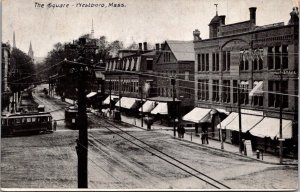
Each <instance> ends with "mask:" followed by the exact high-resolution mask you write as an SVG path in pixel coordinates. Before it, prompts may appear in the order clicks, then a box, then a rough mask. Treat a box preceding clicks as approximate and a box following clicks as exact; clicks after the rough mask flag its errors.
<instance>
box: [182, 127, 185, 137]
mask: <svg viewBox="0 0 300 192" xmlns="http://www.w3.org/2000/svg"><path fill="white" fill-rule="evenodd" d="M181 126H182V135H181V136H182V139H183V138H184V134H185V128H184V126H183V125H181Z"/></svg>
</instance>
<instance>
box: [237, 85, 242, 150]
mask: <svg viewBox="0 0 300 192" xmlns="http://www.w3.org/2000/svg"><path fill="white" fill-rule="evenodd" d="M237 94H238V114H239V152H240V153H241V154H242V150H243V149H242V114H241V96H240V85H239V83H238V84H237Z"/></svg>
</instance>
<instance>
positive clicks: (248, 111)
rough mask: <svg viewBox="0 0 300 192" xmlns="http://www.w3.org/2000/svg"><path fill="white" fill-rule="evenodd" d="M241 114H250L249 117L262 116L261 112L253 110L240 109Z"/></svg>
mask: <svg viewBox="0 0 300 192" xmlns="http://www.w3.org/2000/svg"><path fill="white" fill-rule="evenodd" d="M241 113H243V114H250V115H261V116H263V115H264V112H263V111H254V110H249V109H241Z"/></svg>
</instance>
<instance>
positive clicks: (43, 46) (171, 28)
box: [2, 0, 299, 57]
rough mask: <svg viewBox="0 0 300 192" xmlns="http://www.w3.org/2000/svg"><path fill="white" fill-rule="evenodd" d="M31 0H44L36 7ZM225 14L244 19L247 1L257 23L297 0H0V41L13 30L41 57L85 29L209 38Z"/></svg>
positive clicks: (282, 13) (281, 15) (284, 14)
mask: <svg viewBox="0 0 300 192" xmlns="http://www.w3.org/2000/svg"><path fill="white" fill-rule="evenodd" d="M35 2H39V3H44V4H45V7H44V8H36V7H35ZM110 2H113V3H123V4H124V5H125V7H123V8H114V7H107V8H95V7H94V8H82V7H81V8H80V7H76V5H77V3H97V4H99V3H104V4H105V5H106V6H108V4H109V3H110ZM48 3H59V4H63V3H69V4H70V5H69V7H68V8H54V9H53V8H47V7H46V6H47V4H48ZM215 3H218V13H219V15H226V24H231V23H235V22H240V21H245V20H249V7H257V12H256V16H257V21H256V24H257V25H266V24H271V23H276V22H284V23H285V24H286V23H287V22H288V20H289V18H290V15H289V13H290V12H291V11H292V7H293V6H299V5H298V4H297V3H298V0H119V1H113V0H108V1H105V0H81V1H80V0H53V1H51V0H35V1H31V0H2V21H3V22H2V41H3V42H7V41H9V42H10V43H11V44H12V39H13V32H14V31H15V34H16V44H17V47H18V48H19V49H21V50H22V51H24V52H26V53H28V49H29V43H30V41H31V42H32V46H33V51H34V53H35V56H37V57H44V56H46V55H47V53H48V51H50V50H51V49H52V48H53V45H54V44H55V43H57V42H67V41H71V40H73V39H76V38H78V37H79V36H80V35H82V34H86V33H90V31H91V25H92V19H93V20H94V30H95V37H99V36H101V35H105V36H106V37H107V38H108V40H110V41H112V40H121V41H123V42H124V43H125V45H128V44H130V43H131V42H133V41H135V42H136V43H138V42H144V41H148V42H150V43H152V44H155V43H161V42H162V41H164V40H192V39H193V35H192V33H193V30H194V29H199V30H200V32H201V37H202V38H208V24H209V22H210V20H211V19H212V18H213V17H214V15H215V14H216V8H215V6H214V4H215Z"/></svg>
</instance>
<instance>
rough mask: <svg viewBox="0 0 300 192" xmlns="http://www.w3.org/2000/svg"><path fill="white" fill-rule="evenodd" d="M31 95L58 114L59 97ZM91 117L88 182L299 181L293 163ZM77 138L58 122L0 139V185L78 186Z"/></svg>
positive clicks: (278, 184) (201, 184) (197, 184)
mask: <svg viewBox="0 0 300 192" xmlns="http://www.w3.org/2000/svg"><path fill="white" fill-rule="evenodd" d="M34 97H35V99H36V101H37V102H39V103H44V104H47V110H48V111H53V110H55V111H54V112H52V115H53V117H54V119H63V107H64V106H66V104H65V103H62V102H61V101H59V100H58V99H52V98H51V99H49V98H46V97H43V95H42V94H40V93H39V92H38V91H37V93H36V94H35V95H34ZM89 121H90V127H92V129H90V130H89V161H88V163H89V165H88V168H89V187H90V188H108V189H109V188H117V189H121V188H129V189H136V188H149V189H157V188H161V189H175V188H176V189H177V188H179V189H183V188H187V189H193V188H198V189H203V188H211V189H215V188H216V187H218V188H225V187H224V185H225V186H228V187H230V188H253V189H254V188H256V189H257V188H259V189H269V188H272V189H273V188H296V187H297V167H296V166H279V165H270V164H264V163H261V162H257V161H254V160H251V159H248V158H245V157H241V156H237V155H234V154H229V153H223V152H221V151H217V150H212V149H209V148H206V147H205V146H200V145H196V144H193V143H188V142H185V141H180V140H175V139H173V138H172V137H171V136H170V135H169V134H164V133H160V132H153V131H145V130H142V129H139V128H137V127H133V126H132V127H131V126H128V125H120V124H115V123H113V122H109V121H107V120H106V119H101V118H100V117H96V116H94V115H92V114H91V115H89ZM77 136H78V131H76V130H68V129H66V128H65V127H64V122H63V121H60V126H58V130H57V132H55V133H53V134H41V135H33V136H22V137H10V138H3V139H2V149H1V162H2V163H1V177H2V180H1V186H2V187H3V188H11V187H14V188H19V187H22V188H76V187H77V155H76V152H75V139H76V138H77ZM132 136H133V137H132ZM137 139H138V140H137ZM139 140H141V141H142V142H140V141H139ZM143 142H144V143H143ZM161 152H162V153H161ZM165 154H167V155H165ZM170 157H172V158H170ZM182 163H184V164H182ZM185 165H188V166H189V167H187V166H185ZM191 168H192V169H191ZM203 174H205V175H206V176H209V177H210V178H212V179H213V180H211V179H208V178H207V177H206V176H204V175H203ZM203 180H204V181H203ZM222 184H224V185H222Z"/></svg>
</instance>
